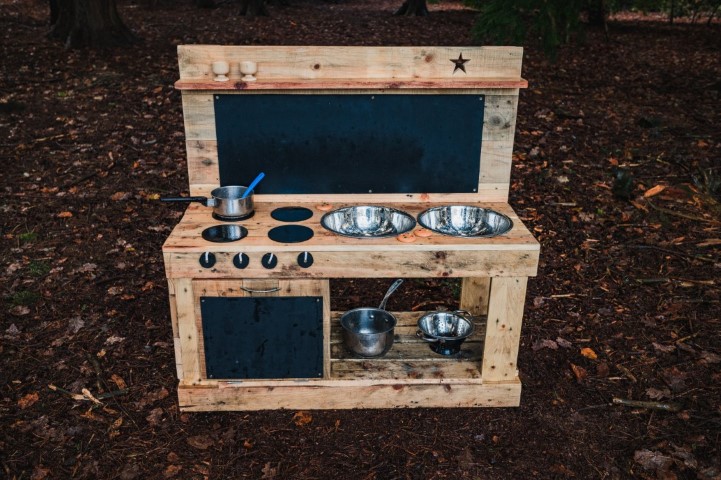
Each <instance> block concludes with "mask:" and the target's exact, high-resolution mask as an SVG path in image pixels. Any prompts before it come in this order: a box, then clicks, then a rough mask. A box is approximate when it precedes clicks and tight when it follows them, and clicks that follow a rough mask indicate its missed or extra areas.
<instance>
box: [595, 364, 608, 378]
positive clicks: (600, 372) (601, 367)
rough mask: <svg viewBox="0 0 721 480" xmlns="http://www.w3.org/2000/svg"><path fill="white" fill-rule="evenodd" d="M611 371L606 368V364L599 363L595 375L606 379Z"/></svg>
mask: <svg viewBox="0 0 721 480" xmlns="http://www.w3.org/2000/svg"><path fill="white" fill-rule="evenodd" d="M610 371H611V369H610V368H609V367H608V363H606V362H601V363H599V364H598V366H597V367H596V375H597V376H599V377H602V378H605V377H608V374H609V372H610Z"/></svg>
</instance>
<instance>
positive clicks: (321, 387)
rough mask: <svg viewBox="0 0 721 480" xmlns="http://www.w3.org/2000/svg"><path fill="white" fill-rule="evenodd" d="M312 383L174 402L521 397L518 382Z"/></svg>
mask: <svg viewBox="0 0 721 480" xmlns="http://www.w3.org/2000/svg"><path fill="white" fill-rule="evenodd" d="M308 383H311V382H308ZM312 383H313V384H312V385H303V384H301V383H298V384H295V385H293V384H286V385H283V386H281V385H270V386H255V387H253V386H251V387H246V386H243V385H238V386H232V387H229V388H218V386H217V385H215V386H202V387H194V386H187V385H185V384H181V385H180V387H179V388H178V397H179V400H180V409H181V410H183V411H188V412H201V411H229V410H274V409H280V408H285V409H292V410H300V409H303V410H305V409H338V408H396V407H411V408H412V407H416V408H417V407H423V408H433V407H446V408H447V407H516V406H518V405H519V403H520V398H521V383H520V381H519V380H518V379H517V378H516V379H514V380H512V381H509V382H504V383H491V384H476V383H435V384H408V383H400V382H399V383H395V384H388V383H379V384H364V383H362V382H353V381H351V382H342V381H335V382H329V381H324V382H312Z"/></svg>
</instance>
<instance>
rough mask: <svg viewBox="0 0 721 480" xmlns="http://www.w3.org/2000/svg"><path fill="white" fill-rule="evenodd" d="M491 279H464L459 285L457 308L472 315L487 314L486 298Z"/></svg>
mask: <svg viewBox="0 0 721 480" xmlns="http://www.w3.org/2000/svg"><path fill="white" fill-rule="evenodd" d="M490 289H491V279H490V278H488V277H465V278H464V279H463V281H462V283H461V299H460V305H459V308H460V309H461V310H466V311H468V312H471V313H472V314H474V315H486V314H488V297H489V292H490Z"/></svg>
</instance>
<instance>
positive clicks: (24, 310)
mask: <svg viewBox="0 0 721 480" xmlns="http://www.w3.org/2000/svg"><path fill="white" fill-rule="evenodd" d="M10 313H11V314H12V315H15V316H16V317H22V316H24V315H28V314H29V313H30V308H28V307H26V306H25V305H16V306H14V307H13V308H11V309H10Z"/></svg>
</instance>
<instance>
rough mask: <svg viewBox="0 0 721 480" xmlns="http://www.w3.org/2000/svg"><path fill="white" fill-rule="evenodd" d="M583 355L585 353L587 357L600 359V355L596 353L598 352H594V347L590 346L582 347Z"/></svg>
mask: <svg viewBox="0 0 721 480" xmlns="http://www.w3.org/2000/svg"><path fill="white" fill-rule="evenodd" d="M581 355H583V356H584V357H586V358H590V359H591V360H597V359H598V355H596V352H594V351H593V349H592V348H588V347H585V348H582V349H581Z"/></svg>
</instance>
